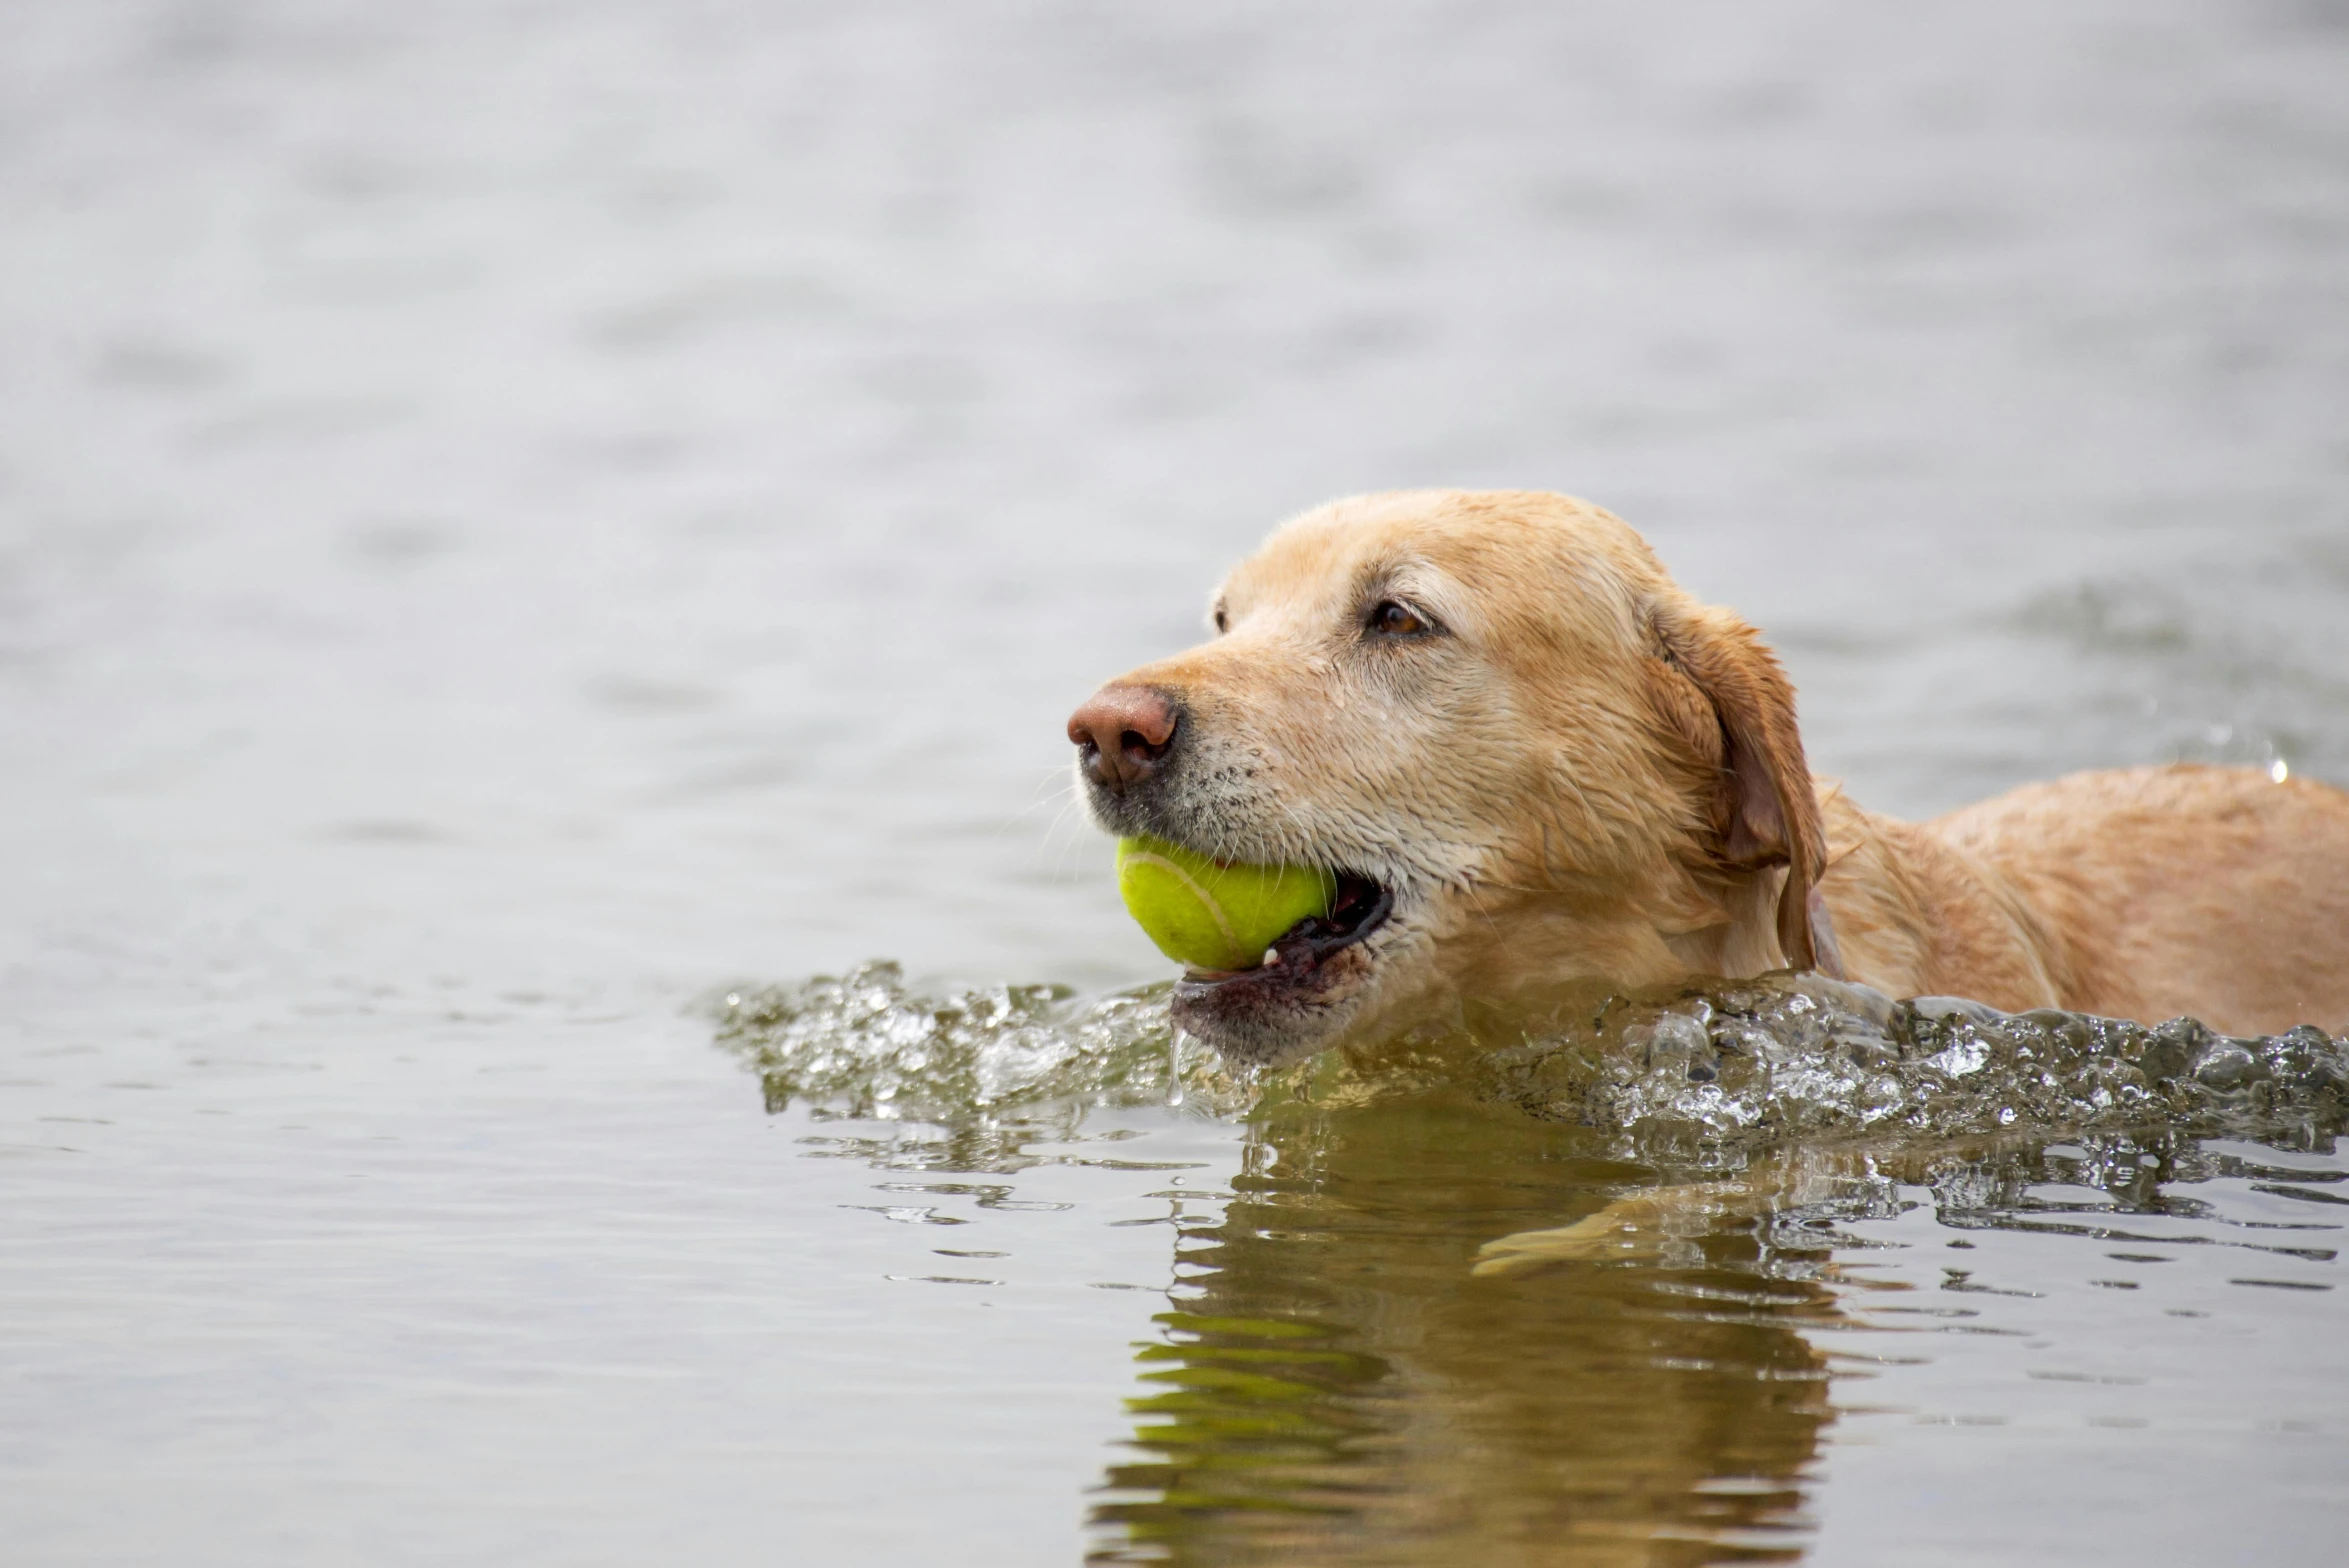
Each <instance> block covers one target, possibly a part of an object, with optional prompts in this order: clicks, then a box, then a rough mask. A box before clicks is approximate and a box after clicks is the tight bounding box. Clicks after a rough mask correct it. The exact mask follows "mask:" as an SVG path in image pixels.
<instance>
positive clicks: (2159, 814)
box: [1120, 492, 2349, 1056]
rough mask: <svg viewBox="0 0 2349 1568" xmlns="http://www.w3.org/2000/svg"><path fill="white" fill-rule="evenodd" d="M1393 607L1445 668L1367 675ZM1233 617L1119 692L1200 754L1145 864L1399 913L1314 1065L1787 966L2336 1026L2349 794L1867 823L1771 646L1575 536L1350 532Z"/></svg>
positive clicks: (1482, 511) (1515, 499)
mask: <svg viewBox="0 0 2349 1568" xmlns="http://www.w3.org/2000/svg"><path fill="white" fill-rule="evenodd" d="M1381 595H1387V596H1392V597H1395V598H1399V599H1401V600H1404V601H1407V602H1408V603H1410V604H1412V605H1414V606H1417V607H1420V608H1422V609H1424V610H1425V611H1426V612H1427V613H1428V614H1429V615H1430V616H1432V617H1433V619H1434V621H1435V622H1436V623H1437V624H1438V626H1439V627H1440V630H1441V633H1442V635H1440V636H1432V637H1428V638H1425V639H1420V640H1417V641H1415V642H1413V643H1412V644H1411V645H1408V646H1405V645H1400V644H1397V645H1392V646H1385V645H1380V646H1373V645H1371V643H1369V642H1366V641H1365V639H1364V637H1363V635H1362V630H1361V629H1362V625H1363V614H1364V608H1365V605H1366V603H1368V602H1369V601H1370V600H1372V599H1373V598H1375V597H1376V596H1381ZM1216 609H1217V613H1218V614H1219V615H1220V617H1221V620H1222V624H1223V625H1224V626H1226V627H1227V628H1228V630H1225V631H1224V632H1222V634H1221V635H1219V636H1217V637H1215V638H1214V639H1213V640H1211V641H1209V642H1207V643H1205V644H1203V645H1202V646H1200V647H1198V648H1196V649H1193V650H1191V651H1190V652H1188V653H1185V654H1182V655H1179V656H1177V657H1175V658H1172V659H1168V660H1165V661H1162V662H1160V663H1158V664H1154V665H1150V666H1146V667H1145V668H1143V669H1140V670H1136V671H1134V672H1132V673H1131V674H1129V675H1127V676H1124V677H1121V678H1120V684H1128V685H1133V684H1140V685H1148V686H1152V687H1154V688H1157V689H1159V690H1163V691H1167V692H1171V693H1173V694H1175V695H1176V696H1177V697H1178V698H1179V700H1180V701H1181V703H1182V704H1183V705H1184V711H1185V712H1186V714H1187V715H1188V720H1187V722H1188V723H1189V724H1190V726H1191V730H1192V734H1191V736H1190V738H1189V739H1188V740H1187V741H1186V744H1187V745H1192V746H1194V747H1195V748H1197V749H1198V752H1199V757H1198V760H1197V762H1196V763H1195V764H1193V765H1192V767H1191V771H1189V772H1188V773H1186V774H1185V775H1184V781H1183V783H1182V784H1181V786H1180V790H1179V792H1177V793H1175V794H1173V795H1171V796H1170V798H1169V799H1168V800H1167V801H1165V802H1162V803H1160V804H1159V805H1158V806H1156V807H1154V808H1153V809H1154V810H1156V811H1158V812H1159V814H1158V815H1156V816H1154V817H1153V818H1152V823H1153V826H1154V830H1164V831H1169V832H1172V833H1174V834H1176V835H1177V836H1181V837H1186V838H1188V839H1190V840H1191V841H1193V842H1194V843H1196V844H1197V845H1198V847H1200V848H1203V849H1206V850H1208V851H1209V852H1212V853H1217V854H1221V855H1224V856H1225V857H1227V858H1233V859H1251V860H1264V861H1280V860H1293V861H1305V862H1312V863H1318V864H1325V865H1340V866H1344V867H1348V868H1351V869H1354V870H1357V871H1359V872H1361V873H1362V874H1364V875H1367V876H1371V877H1374V878H1376V879H1377V880H1378V881H1379V882H1381V883H1382V884H1384V885H1386V886H1388V887H1391V888H1393V889H1395V891H1396V899H1397V903H1396V912H1395V915H1394V917H1393V918H1392V920H1391V921H1390V922H1389V927H1388V928H1387V929H1382V930H1381V931H1380V932H1378V933H1377V934H1376V936H1375V937H1374V938H1373V939H1372V940H1371V941H1369V942H1366V943H1365V944H1363V949H1364V950H1363V951H1362V952H1360V953H1359V954H1358V955H1356V956H1355V957H1353V958H1350V959H1348V963H1349V964H1351V965H1352V966H1353V967H1352V968H1351V969H1348V970H1347V971H1346V972H1345V973H1344V974H1343V975H1342V976H1341V977H1340V978H1341V979H1342V980H1343V982H1344V983H1343V986H1342V987H1340V988H1339V989H1337V990H1333V991H1332V992H1331V999H1328V1000H1317V1001H1316V1003H1315V1009H1314V1011H1313V1012H1312V1014H1311V1016H1310V1018H1309V1019H1308V1020H1307V1021H1306V1023H1305V1024H1301V1025H1297V1026H1296V1027H1298V1028H1300V1029H1302V1031H1303V1035H1301V1036H1300V1038H1299V1039H1298V1040H1297V1042H1296V1043H1297V1045H1298V1046H1299V1048H1300V1049H1301V1050H1309V1049H1315V1048H1318V1047H1320V1046H1322V1045H1327V1044H1332V1043H1336V1042H1337V1041H1338V1040H1339V1039H1344V1038H1356V1037H1360V1036H1362V1035H1363V1034H1365V1033H1369V1032H1375V1031H1379V1030H1382V1029H1385V1030H1391V1029H1394V1028H1399V1027H1402V1026H1404V1025H1405V1024H1407V1023H1409V1022H1411V1021H1413V1020H1415V1019H1417V1018H1419V1017H1421V1016H1424V1015H1426V1014H1428V1013H1430V1012H1434V1011H1442V1010H1444V1009H1447V1008H1451V1007H1456V1006H1457V1005H1459V1004H1460V1002H1461V1000H1462V999H1463V998H1470V997H1474V998H1479V999H1486V1000H1489V999H1493V998H1507V999H1512V1000H1516V1001H1519V1002H1522V1003H1523V1004H1524V1005H1526V1006H1528V1007H1532V1006H1538V1005H1540V1003H1541V1000H1542V998H1543V997H1545V996H1547V995H1550V994H1552V993H1556V992H1559V991H1560V988H1562V987H1564V986H1567V985H1569V984H1571V983H1573V982H1577V981H1580V982H1583V983H1585V984H1587V983H1588V981H1590V980H1592V979H1603V980H1606V981H1609V982H1613V983H1618V984H1626V985H1630V984H1643V983H1650V982H1658V981H1668V980H1673V979H1678V978H1681V977H1686V976H1693V975H1700V974H1712V975H1725V976H1742V975H1749V974H1754V973H1758V972H1761V971H1764V970H1768V969H1773V968H1777V967H1781V966H1784V965H1787V964H1795V965H1801V966H1809V967H1817V968H1820V969H1823V970H1826V971H1828V972H1830V973H1833V972H1837V971H1840V972H1842V973H1843V974H1845V975H1847V976H1848V977H1849V978H1852V979H1855V980H1859V981H1862V982H1865V983H1867V984H1869V985H1872V986H1875V987H1877V988H1878V989H1880V990H1883V991H1885V992H1888V993H1890V994H1892V995H1894V996H1909V995H1919V994H1954V995H1961V996H1968V997H1973V998H1976V999H1978V1000H1981V1001H1985V1002H1989V1003H1991V1004H1993V1005H1994V1006H1997V1007H2001V1008H2005V1009H2010V1010H2013V1009H2021V1008H2028V1007H2034V1006H2042V1005H2058V1006H2063V1007H2068V1008H2075V1009H2080V1010H2085V1011H2089V1012H2096V1013H2103V1014H2108V1015H2115V1016H2123V1017H2132V1018H2138V1019H2143V1020H2147V1021H2158V1020H2161V1019H2164V1018H2168V1017H2171V1016H2174V1015H2177V1014H2192V1015H2194V1016H2196V1017H2199V1018H2201V1019H2203V1020H2204V1021H2206V1022H2207V1023H2209V1024H2211V1025H2213V1026H2214V1027H2216V1028H2219V1029H2222V1030H2226V1031H2230V1032H2238V1033H2240V1032H2265V1031H2275V1030H2280V1029H2283V1028H2286V1027H2288V1026H2291V1025H2293V1024H2297V1023H2303V1022H2314V1023H2318V1024H2321V1025H2325V1026H2328V1027H2339V1026H2341V1025H2342V1024H2344V1023H2349V795H2343V794H2342V793H2341V792H2339V791H2337V790H2334V789H2330V788H2328V787H2325V786H2323V785H2319V784H2314V783H2308V782H2302V781H2297V780H2295V781H2292V782H2289V783H2284V784H2277V783H2273V782H2271V781H2270V780H2269V779H2268V778H2267V777H2266V776H2265V775H2263V774H2257V773H2251V772H2246V771H2240V770H2234V769H2222V768H2208V767H2172V768H2149V769H2134V770H2128V771H2120V772H2105V773H2089V774H2081V775H2076V776H2074V777H2071V778H2066V779H2062V780H2059V781H2057V782H2054V783H2048V784H2037V785H2032V786H2029V787H2027V788H2024V789H2020V790H2017V791H2015V792H2013V793H2012V794H2009V795H2005V796H2002V797H2000V798H1998V799H1996V800H1992V801H1988V802H1985V803H1983V804H1980V805H1976V806H1972V807H1969V808H1967V809H1966V810H1963V811H1959V812H1955V813H1952V814H1951V815H1949V816H1946V817H1942V818H1939V819H1936V820H1934V821H1932V822H1927V823H1911V822H1903V821H1897V820H1895V819H1892V818H1889V817H1882V816H1876V815H1873V814H1871V813H1869V812H1866V811H1863V810H1862V809H1860V807H1858V806H1857V805H1855V804H1854V803H1852V802H1851V801H1850V800H1848V799H1846V798H1845V797H1844V796H1843V794H1842V793H1841V791H1840V790H1839V789H1838V788H1837V787H1836V786H1834V785H1833V784H1829V783H1821V782H1818V781H1814V780H1813V779H1812V777H1811V775H1810V773H1809V771H1808V769H1807V766H1806V764H1805V760H1804V756H1803V749H1802V741H1801V736H1800V733H1799V731H1798V729H1797V726H1796V722H1795V708H1794V694H1793V691H1792V689H1791V687H1790V686H1789V685H1788V683H1787V680H1786V678H1785V676H1784V674H1783V673H1782V672H1781V670H1780V668H1779V666H1778V664H1777V661H1776V660H1775V659H1774V658H1773V657H1772V656H1771V654H1770V653H1769V652H1768V650H1767V649H1766V648H1765V647H1764V646H1763V644H1762V642H1761V641H1760V639H1759V637H1758V635H1757V634H1756V633H1755V632H1754V630H1753V629H1752V628H1751V627H1749V626H1747V625H1746V624H1745V623H1744V622H1742V621H1741V620H1739V619H1738V617H1737V616H1735V615H1734V614H1732V613H1731V612H1729V611H1727V610H1723V609H1718V608H1712V607H1708V606H1704V605H1701V604H1699V603H1697V602H1696V601H1695V600H1693V599H1692V598H1691V597H1690V596H1689V595H1688V594H1687V593H1686V592H1684V591H1683V590H1682V589H1680V588H1679V587H1678V586H1677V585H1676V584H1675V583H1674V582H1673V581H1672V579H1671V578H1670V577H1669V576H1668V575H1667V574H1666V572H1665V571H1664V569H1663V567H1662V566H1661V565H1660V564H1659V563H1658V561H1657V560H1656V558H1655V556H1654V554H1653V553H1652V552H1651V551H1650V550H1649V549H1648V547H1647V545H1646V543H1645V542H1644V541H1643V540H1642V539H1640V537H1639V536H1638V535H1637V534H1636V533H1634V532H1633V531H1632V530H1631V529H1630V528H1629V527H1627V526H1625V525H1624V524H1623V523H1621V522H1619V521H1618V520H1617V519H1615V518H1614V517H1612V516H1610V515H1609V514H1607V513H1606V512H1604V511H1601V510H1599V509H1598V508H1596V507H1593V506H1590V505H1587V504H1585V503H1583V502H1579V501H1574V500H1570V499H1567V498H1565V497H1561V496H1555V495H1547V494H1538V493H1524V492H1480V493H1468V492H1415V493H1406V494H1393V495H1383V496H1365V497H1357V498H1354V499H1351V500H1346V501H1340V502H1337V503H1334V504H1332V505H1330V506H1327V507H1323V508H1321V509H1319V510H1317V511H1314V512H1311V513H1308V514H1306V515H1305V516H1303V517H1300V518H1298V519H1296V520H1295V521H1293V522H1291V523H1289V524H1287V525H1286V526H1284V527H1283V528H1281V529H1280V530H1278V531H1277V532H1276V533H1274V534H1273V535H1272V537H1271V538H1270V539H1269V540H1267V542H1266V543H1265V545H1264V546H1263V547H1262V549H1261V550H1259V552H1258V553H1257V554H1256V555H1255V556H1254V557H1252V558H1251V559H1249V560H1248V561H1246V562H1244V563H1243V564H1242V565H1240V566H1239V567H1238V568H1237V569H1236V570H1235V571H1234V572H1233V573H1232V575H1231V577H1230V578H1229V580H1228V581H1227V582H1226V583H1225V584H1224V586H1223V588H1222V589H1221V590H1220V591H1219V593H1218V595H1217V599H1216ZM1171 788H1172V786H1170V789H1171ZM1330 984H1331V985H1332V986H1336V985H1337V981H1335V980H1333V981H1331V982H1330ZM1307 1035H1309V1036H1312V1038H1305V1037H1303V1036H1307ZM1251 1054H1255V1055H1260V1056H1263V1055H1268V1054H1289V1053H1286V1052H1282V1053H1268V1052H1267V1051H1266V1050H1265V1049H1264V1048H1262V1047H1261V1045H1259V1046H1256V1047H1251Z"/></svg>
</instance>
